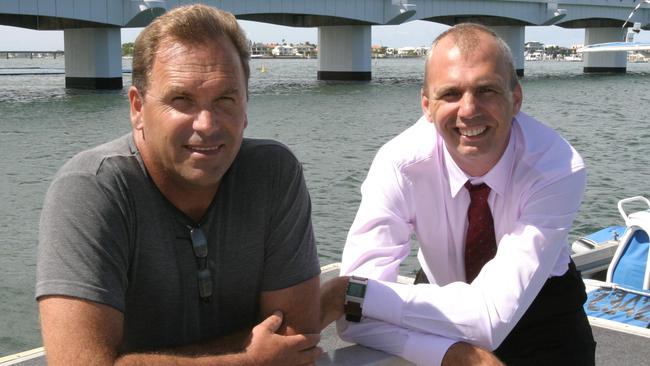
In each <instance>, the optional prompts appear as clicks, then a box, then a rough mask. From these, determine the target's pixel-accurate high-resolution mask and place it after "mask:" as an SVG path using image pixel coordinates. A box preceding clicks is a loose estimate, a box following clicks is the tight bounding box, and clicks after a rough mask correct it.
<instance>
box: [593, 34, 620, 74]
mask: <svg viewBox="0 0 650 366" xmlns="http://www.w3.org/2000/svg"><path fill="white" fill-rule="evenodd" d="M626 32H627V28H625V29H623V28H586V29H585V45H590V44H595V43H605V42H623V41H625V33H626ZM582 62H583V72H585V73H596V72H611V73H625V71H626V69H627V52H626V51H620V52H598V53H591V52H589V53H584V55H583V56H582Z"/></svg>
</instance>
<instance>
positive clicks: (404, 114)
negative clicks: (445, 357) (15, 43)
mask: <svg viewBox="0 0 650 366" xmlns="http://www.w3.org/2000/svg"><path fill="white" fill-rule="evenodd" d="M30 67H31V68H37V69H32V71H33V70H37V71H38V70H45V71H48V72H49V71H54V72H56V71H62V68H63V59H62V58H57V59H56V60H53V59H40V60H36V59H34V60H29V59H27V60H18V59H13V60H0V74H2V71H3V70H10V69H11V70H12V71H15V70H16V69H17V70H24V69H25V68H30ZM124 67H125V68H126V69H128V68H130V64H129V60H125V61H124ZM251 69H252V76H251V81H250V92H251V96H250V102H249V112H248V115H249V126H248V129H247V131H246V134H247V135H248V136H250V137H266V138H274V139H277V140H280V141H282V142H284V143H285V144H286V145H288V146H289V147H290V148H291V149H292V150H293V151H294V152H295V154H296V155H297V156H298V158H299V159H300V161H302V163H303V165H304V171H305V177H306V180H307V185H308V187H309V190H310V193H311V198H312V202H313V221H314V226H315V231H316V237H317V240H318V250H319V254H320V260H321V264H327V263H331V262H336V261H339V260H340V254H341V250H342V247H343V243H344V241H345V236H346V231H347V229H348V227H349V225H350V223H351V222H352V220H353V218H354V214H355V212H356V209H357V206H358V203H359V199H360V196H359V186H360V184H361V182H362V181H363V179H364V178H365V175H366V172H367V169H368V167H369V165H370V162H371V160H372V158H373V156H374V154H375V152H376V150H377V149H378V148H379V147H380V146H381V144H382V143H384V142H386V141H387V140H389V139H390V138H391V137H392V136H394V135H396V134H397V133H399V132H400V131H402V130H404V129H405V128H407V127H408V126H409V125H411V124H412V123H413V122H414V121H415V120H416V119H417V118H418V117H419V116H420V113H421V112H420V107H419V90H420V85H421V79H422V70H423V60H422V59H380V60H377V61H376V62H375V61H373V70H372V71H373V81H372V82H369V83H354V82H350V83H340V82H319V81H316V80H315V76H316V71H317V60H253V62H252V68H251ZM262 71H264V72H262ZM124 78H125V84H126V85H129V84H130V75H129V74H125V76H124ZM522 84H523V87H524V104H523V110H524V111H526V112H527V113H528V114H530V115H532V116H534V117H536V118H538V119H540V120H542V121H544V122H546V123H547V124H548V125H550V126H552V127H553V128H555V129H556V130H557V131H559V132H560V133H561V134H562V135H563V136H564V137H565V138H566V139H567V140H569V141H570V142H571V143H572V144H573V145H574V146H575V147H576V149H577V150H578V151H580V153H581V154H582V155H583V157H584V159H585V161H586V163H587V166H588V172H589V178H588V186H587V192H586V196H585V199H584V203H583V206H582V209H581V211H580V213H579V215H578V217H577V218H576V221H575V225H574V228H573V230H572V231H571V236H570V240H573V239H575V238H577V237H578V236H580V235H584V234H587V233H590V232H592V231H594V230H595V229H597V228H600V227H601V226H603V225H610V224H616V223H621V224H622V220H621V219H620V217H619V216H618V213H617V211H616V202H617V201H618V200H619V199H621V198H624V197H629V196H634V195H644V196H646V197H650V183H649V178H648V177H649V176H650V175H648V173H649V172H650V143H649V141H650V129H649V128H648V106H649V105H650V64H629V65H628V73H627V74H626V75H597V76H596V75H583V74H582V64H581V63H571V62H529V63H526V77H525V78H524V79H523V81H522ZM63 85H64V75H45V74H44V75H23V76H20V75H19V76H1V75H0V152H1V155H0V356H3V355H7V354H10V353H14V352H18V351H23V350H26V349H30V348H33V347H36V346H39V345H40V343H41V341H40V335H39V328H38V315H37V309H36V303H35V301H34V299H33V293H34V278H35V275H34V273H35V258H36V247H37V240H38V220H39V213H40V209H41V205H42V200H43V195H44V193H45V191H46V189H47V187H48V185H49V183H50V181H51V178H52V176H53V175H54V173H55V172H56V170H57V169H58V168H59V167H60V166H61V164H63V162H64V161H66V160H67V159H69V158H70V157H71V156H72V155H73V154H75V153H77V152H79V151H81V150H83V149H86V148H88V147H91V146H95V145H97V144H99V143H102V142H105V141H108V140H111V139H113V138H115V137H117V136H120V135H122V134H124V133H126V132H128V131H129V120H128V102H127V97H126V87H125V88H124V89H123V90H122V91H77V90H65V89H64V87H63ZM416 267H417V264H416V261H415V260H414V259H413V257H411V258H409V259H408V260H407V262H406V263H405V264H404V266H403V268H402V273H404V274H410V273H412V272H413V271H414V270H415V269H416Z"/></svg>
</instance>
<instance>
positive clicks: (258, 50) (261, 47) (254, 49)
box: [251, 42, 273, 56]
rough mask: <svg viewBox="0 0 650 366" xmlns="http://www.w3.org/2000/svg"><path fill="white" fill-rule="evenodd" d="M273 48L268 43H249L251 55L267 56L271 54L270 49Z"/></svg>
mask: <svg viewBox="0 0 650 366" xmlns="http://www.w3.org/2000/svg"><path fill="white" fill-rule="evenodd" d="M272 49H273V48H272V47H269V46H268V45H266V44H264V43H261V42H257V43H252V44H251V56H258V55H259V56H268V55H271V50H272Z"/></svg>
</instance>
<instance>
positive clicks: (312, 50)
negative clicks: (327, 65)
mask: <svg viewBox="0 0 650 366" xmlns="http://www.w3.org/2000/svg"><path fill="white" fill-rule="evenodd" d="M293 48H294V49H295V51H296V56H302V57H313V56H316V53H317V52H316V45H315V44H311V43H309V42H306V43H299V44H296V45H293Z"/></svg>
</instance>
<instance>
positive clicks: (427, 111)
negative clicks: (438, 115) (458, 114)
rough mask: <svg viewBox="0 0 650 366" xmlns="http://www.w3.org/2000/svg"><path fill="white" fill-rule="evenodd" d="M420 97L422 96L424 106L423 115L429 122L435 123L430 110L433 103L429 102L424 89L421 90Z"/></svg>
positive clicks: (421, 103) (421, 102) (421, 101)
mask: <svg viewBox="0 0 650 366" xmlns="http://www.w3.org/2000/svg"><path fill="white" fill-rule="evenodd" d="M420 95H421V100H420V105H421V106H422V113H423V114H424V115H425V116H426V117H427V120H428V121H429V122H433V115H432V114H431V109H430V108H429V106H430V104H431V101H430V100H429V96H428V93H427V91H426V90H424V88H422V89H420Z"/></svg>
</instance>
